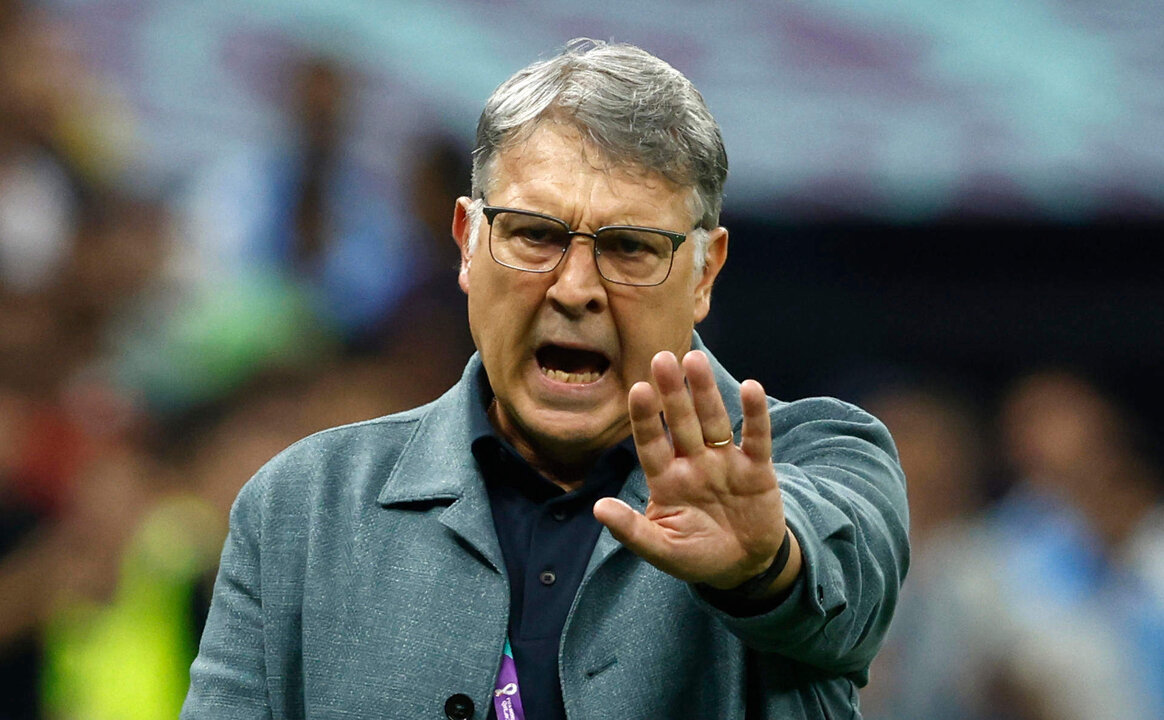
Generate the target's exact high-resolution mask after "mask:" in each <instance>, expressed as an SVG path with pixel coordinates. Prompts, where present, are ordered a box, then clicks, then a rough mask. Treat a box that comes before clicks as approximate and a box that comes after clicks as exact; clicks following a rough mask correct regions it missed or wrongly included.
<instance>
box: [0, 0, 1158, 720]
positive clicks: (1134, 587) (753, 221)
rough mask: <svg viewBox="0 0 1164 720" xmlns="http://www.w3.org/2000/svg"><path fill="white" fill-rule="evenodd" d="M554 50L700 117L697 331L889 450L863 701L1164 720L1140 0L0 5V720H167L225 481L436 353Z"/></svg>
mask: <svg viewBox="0 0 1164 720" xmlns="http://www.w3.org/2000/svg"><path fill="white" fill-rule="evenodd" d="M576 36H589V37H595V38H600V39H607V40H616V41H626V42H632V43H635V44H639V45H641V46H643V47H644V48H646V49H647V50H649V51H651V52H654V53H655V54H657V55H659V56H661V57H662V58H664V59H666V60H667V61H669V62H671V63H672V64H673V65H675V66H676V67H677V68H678V69H680V70H681V71H682V72H684V73H685V74H686V75H687V76H688V77H690V78H691V79H692V81H693V82H694V83H695V84H696V86H697V87H699V88H700V89H701V90H702V92H703V93H704V95H705V98H706V100H707V102H708V104H709V106H710V107H711V110H712V112H713V113H714V114H715V115H716V117H717V118H718V119H719V121H720V123H721V125H722V128H723V132H724V136H725V140H726V143H727V146H728V154H729V157H730V159H731V174H730V177H729V180H728V186H727V197H726V201H725V210H724V224H725V225H727V226H728V227H729V228H730V229H731V231H732V245H731V257H730V259H729V262H728V265H727V268H726V269H725V271H724V275H723V276H722V279H721V281H720V283H719V284H718V285H717V289H716V302H715V303H714V306H713V311H712V315H711V317H709V318H708V320H707V321H706V322H705V323H703V324H702V325H701V326H700V332H701V333H702V334H703V336H704V339H705V340H706V341H707V342H708V344H709V345H710V346H711V347H712V348H713V349H714V350H715V351H716V353H717V355H718V356H719V358H720V359H721V360H723V361H724V363H725V364H726V365H727V366H728V367H729V368H731V369H732V370H733V371H734V372H735V373H736V374H737V375H738V376H741V377H744V376H749V377H755V378H757V379H759V380H760V381H761V382H763V383H764V385H765V387H766V388H767V389H768V391H769V393H770V394H772V395H775V396H777V397H780V398H782V399H795V398H798V397H803V396H808V395H816V394H828V395H835V396H839V397H842V398H845V399H848V400H852V401H855V402H858V403H859V404H862V405H864V406H866V407H867V408H868V409H870V410H871V411H873V412H874V413H875V414H877V415H878V416H879V417H881V418H882V419H884V420H885V421H886V423H887V424H888V425H889V427H890V429H891V430H892V431H893V433H894V436H895V438H896V439H897V442H898V444H899V448H900V451H901V455H902V460H903V464H904V465H905V467H906V471H907V475H908V477H909V481H910V488H909V491H910V500H911V508H912V513H913V518H912V521H913V527H912V534H913V543H914V563H913V567H912V569H911V574H910V577H909V579H908V581H907V584H906V588H905V591H904V593H903V596H902V599H901V605H900V608H899V612H898V615H897V619H896V620H895V625H894V628H893V631H892V634H891V637H890V639H889V641H888V643H887V646H886V649H885V651H884V652H883V653H882V655H881V656H880V657H879V658H878V661H877V663H876V664H875V666H874V668H873V672H872V679H871V682H870V685H869V687H867V688H866V689H865V690H864V691H863V692H862V705H863V711H864V713H865V715H866V716H867V717H869V718H875V719H879V718H884V719H886V720H888V719H890V718H894V719H901V720H911V719H918V720H923V719H924V720H931V719H934V718H943V719H953V720H959V719H965V720H980V719H981V720H986V719H1000V718H1006V719H1014V720H1060V719H1071V718H1119V719H1123V718H1137V719H1138V718H1164V511H1162V509H1161V508H1162V505H1161V496H1162V494H1164V481H1162V480H1161V474H1160V467H1161V465H1160V463H1161V451H1160V445H1161V443H1160V439H1161V437H1162V433H1164V421H1162V419H1161V416H1160V413H1159V412H1157V411H1156V410H1157V408H1159V407H1160V405H1161V403H1162V401H1164V380H1162V379H1161V373H1160V368H1161V366H1162V363H1164V319H1162V317H1164V279H1162V277H1164V273H1162V272H1161V270H1162V269H1164V267H1162V264H1161V263H1160V261H1159V260H1152V258H1153V257H1156V255H1155V252H1154V251H1155V250H1156V249H1157V246H1158V245H1159V244H1160V241H1161V230H1162V229H1164V82H1162V81H1161V79H1162V78H1164V43H1161V42H1160V38H1161V37H1164V6H1161V5H1159V4H1158V3H1152V2H1148V0H1138V1H1137V0H1128V1H1124V0H1113V1H1112V2H1107V3H1086V2H1079V1H1078V0H1027V1H1026V2H1021V3H1014V2H1004V1H1003V0H984V1H983V2H975V3H962V4H960V5H957V4H950V3H933V2H918V1H915V0H908V1H906V2H896V3H879V2H874V3H870V2H859V3H858V2H850V1H848V0H826V1H824V2H820V3H815V4H812V5H811V6H810V5H807V4H801V3H764V2H759V1H748V2H736V3H731V4H723V5H721V6H719V7H712V6H709V5H707V4H706V3H695V2H686V1H682V0H673V1H671V2H661V1H651V0H648V1H644V2H639V3H615V2H594V3H587V4H586V7H585V8H583V7H581V6H580V5H578V4H577V3H571V2H566V1H564V0H555V1H553V2H536V3H535V2H528V1H522V0H504V1H503V0H494V1H493V2H482V1H481V0H439V1H438V0H430V1H428V2H423V1H420V2H408V3H405V2H387V1H385V0H280V1H279V2H265V1H263V0H248V1H246V2H237V1H235V2H225V1H224V0H204V1H203V2H198V3H191V2H188V1H187V0H0V720H6V719H8V718H69V719H72V718H85V719H86V720H100V719H104V718H109V719H114V718H117V719H124V718H143V719H147V718H148V719H150V720H153V719H154V718H161V717H173V716H175V714H176V713H177V709H178V707H179V705H180V703H181V700H182V697H183V695H184V692H185V684H186V682H187V669H188V666H189V663H190V661H191V660H192V658H193V655H194V652H195V649H196V642H197V638H198V635H199V633H200V628H201V623H202V618H203V617H204V613H205V612H206V608H207V603H208V601H209V590H210V586H211V584H212V582H213V577H214V572H215V568H216V564H217V556H218V552H219V549H220V547H221V543H222V540H223V536H224V533H225V523H226V513H227V510H228V508H229V505H230V502H231V500H232V499H233V497H234V495H235V493H236V492H237V491H238V489H239V487H241V485H242V483H244V482H245V481H246V479H247V478H248V477H249V476H250V475H251V474H252V473H253V472H254V471H255V470H256V469H257V468H258V467H259V466H260V465H261V464H262V463H263V462H264V461H265V460H266V459H268V458H269V457H271V456H272V455H274V454H275V453H276V452H278V451H279V450H280V449H282V448H283V447H285V446H286V445H287V444H289V443H291V442H293V441H294V440H296V439H298V438H299V437H302V436H303V435H305V434H307V433H310V432H313V431H315V430H317V429H321V428H323V427H327V426H330V425H335V424H339V423H343V422H348V421H353V420H360V419H365V418H370V417H375V416H378V415H382V414H386V413H388V412H393V411H396V410H401V409H404V408H408V407H412V406H415V405H417V404H419V403H422V402H425V401H427V400H429V399H431V398H434V397H436V396H437V395H439V394H440V393H441V392H443V391H444V390H445V389H446V388H447V387H449V386H450V385H451V384H452V383H453V382H455V381H456V379H457V377H458V376H459V373H460V369H461V367H462V366H463V364H464V361H465V360H466V358H467V357H468V356H469V354H470V353H471V352H472V344H471V341H470V339H469V337H468V332H467V327H466V321H465V311H464V299H463V296H462V295H461V294H460V291H459V289H458V288H457V286H456V282H455V270H456V265H457V254H456V250H455V246H454V245H453V243H452V241H451V239H450V237H449V224H450V219H451V210H452V206H453V201H454V199H455V198H456V197H457V196H458V195H460V194H464V193H466V192H467V190H468V160H469V152H470V151H471V149H472V142H473V128H474V126H475V123H476V117H477V114H478V113H479V111H480V108H481V106H482V104H483V102H484V100H485V98H486V97H487V96H488V94H489V93H490V92H491V91H492V90H493V88H494V87H496V86H497V85H498V84H499V83H500V82H501V81H502V80H504V79H505V78H506V77H508V75H509V74H511V73H512V72H513V71H515V70H516V69H518V68H519V67H521V66H523V65H525V64H527V63H529V62H531V61H533V60H535V59H537V58H538V57H543V56H546V55H549V54H552V53H553V52H554V51H555V49H557V48H558V47H560V46H561V45H562V44H563V43H564V42H565V41H566V40H568V39H570V38H572V37H576Z"/></svg>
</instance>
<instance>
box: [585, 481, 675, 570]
mask: <svg viewBox="0 0 1164 720" xmlns="http://www.w3.org/2000/svg"><path fill="white" fill-rule="evenodd" d="M594 517H595V518H597V519H598V522H600V523H602V524H603V525H605V526H606V527H607V528H608V529H609V530H610V534H611V535H613V536H614V539H615V540H618V541H619V542H620V543H622V544H623V545H625V546H626V547H627V549H629V550H630V551H631V552H633V553H634V554H635V555H638V556H639V557H641V558H642V559H644V560H646V561H647V562H649V563H651V564H652V565H655V566H656V567H658V566H659V565H660V564H661V563H662V562H664V558H665V557H666V553H667V543H666V540H665V539H664V538H663V531H662V529H661V528H659V527H658V526H657V525H655V524H654V523H653V522H651V521H650V520H648V519H647V518H646V516H645V515H643V514H642V513H640V512H636V511H635V510H634V509H633V508H632V507H631V506H630V505H627V504H626V503H624V502H623V501H622V500H619V499H617V498H612V497H606V498H602V499H601V500H599V501H598V502H596V503H594Z"/></svg>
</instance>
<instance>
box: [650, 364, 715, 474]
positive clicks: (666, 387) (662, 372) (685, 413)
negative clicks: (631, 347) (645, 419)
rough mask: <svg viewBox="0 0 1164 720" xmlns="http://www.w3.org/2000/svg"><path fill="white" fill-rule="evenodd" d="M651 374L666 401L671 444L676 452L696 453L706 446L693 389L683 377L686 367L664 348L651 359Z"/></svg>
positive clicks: (664, 402)
mask: <svg viewBox="0 0 1164 720" xmlns="http://www.w3.org/2000/svg"><path fill="white" fill-rule="evenodd" d="M651 375H652V377H654V379H655V387H656V388H657V389H658V391H659V396H660V397H661V398H662V400H663V417H664V418H666V420H667V430H668V431H669V432H670V433H671V444H672V445H673V446H674V447H675V454H676V455H693V454H695V453H696V452H697V451H699V450H700V449H702V448H703V428H702V427H700V425H699V416H698V415H696V414H695V405H694V404H693V403H692V402H691V392H690V391H689V390H688V389H687V383H686V382H685V381H684V378H683V368H682V367H680V366H679V361H678V360H676V359H675V356H674V355H673V354H671V353H670V352H667V351H664V352H661V353H658V354H657V355H655V357H654V358H652V359H651Z"/></svg>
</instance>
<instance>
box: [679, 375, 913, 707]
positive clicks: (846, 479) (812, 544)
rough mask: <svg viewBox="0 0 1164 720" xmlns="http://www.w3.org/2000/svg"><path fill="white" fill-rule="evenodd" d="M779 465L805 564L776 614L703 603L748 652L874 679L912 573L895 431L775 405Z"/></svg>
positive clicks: (814, 405) (829, 410)
mask: <svg viewBox="0 0 1164 720" xmlns="http://www.w3.org/2000/svg"><path fill="white" fill-rule="evenodd" d="M771 402H772V404H773V409H772V412H771V418H772V437H773V442H772V457H773V462H774V464H775V467H776V475H777V477H778V478H779V481H780V489H781V492H782V494H783V498H784V513H785V519H786V521H787V523H788V526H789V528H790V529H791V530H792V532H793V533H794V534H795V535H796V538H797V539H798V540H799V541H800V547H801V551H802V553H803V555H804V565H803V569H802V571H801V575H800V577H799V578H798V579H797V581H796V582H795V583H794V585H793V587H792V591H791V593H790V594H789V595H788V596H787V597H786V598H785V599H784V600H783V601H781V602H780V603H779V604H778V605H777V606H776V607H775V608H773V609H770V610H769V611H768V612H764V613H762V614H759V615H753V616H746V617H739V616H736V615H733V614H732V613H730V612H728V611H727V610H725V609H724V608H722V607H719V606H717V605H714V604H712V603H711V602H709V601H708V599H707V598H706V597H704V596H703V595H701V594H700V593H699V592H698V591H697V590H693V592H694V594H695V596H696V601H697V602H699V603H700V604H701V605H702V606H703V607H704V608H705V610H707V611H708V612H710V613H712V614H714V615H716V616H717V617H718V618H719V619H720V620H721V621H722V622H723V623H724V624H725V625H726V626H727V627H728V628H729V629H730V630H731V631H732V632H733V633H734V634H735V635H737V636H738V637H740V638H741V639H742V640H743V641H744V642H745V643H746V644H747V645H748V646H749V647H752V648H753V649H756V650H759V651H762V652H770V653H777V654H779V655H782V656H785V657H787V658H789V659H791V660H794V661H797V662H800V663H804V664H806V665H809V666H812V667H814V668H816V669H818V670H821V671H824V672H826V673H829V674H836V675H846V676H849V677H850V678H851V679H853V680H854V681H855V682H857V683H858V684H860V685H864V684H865V683H866V682H867V681H868V668H869V663H870V662H871V661H872V660H873V656H874V655H875V654H876V652H877V650H878V648H879V647H880V645H881V642H882V640H883V638H884V636H885V632H886V630H887V629H888V627H889V621H890V619H891V618H892V616H893V609H894V607H895V606H896V604H897V596H898V592H899V590H900V588H901V583H902V581H903V580H904V578H905V573H906V570H907V568H908V565H909V514H908V507H907V504H906V495H905V476H904V473H903V472H902V470H901V465H900V462H899V460H898V456H897V450H896V447H895V446H894V444H893V440H892V439H891V438H890V436H889V431H888V430H886V428H885V426H884V425H882V424H881V422H880V421H878V420H877V419H876V418H874V417H873V416H871V415H869V414H868V413H866V412H864V411H863V410H861V409H859V408H857V407H855V406H852V405H849V404H847V403H843V402H841V401H839V400H833V399H831V398H812V399H808V400H801V401H797V402H794V403H778V402H777V401H771Z"/></svg>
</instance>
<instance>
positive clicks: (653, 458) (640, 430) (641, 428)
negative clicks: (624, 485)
mask: <svg viewBox="0 0 1164 720" xmlns="http://www.w3.org/2000/svg"><path fill="white" fill-rule="evenodd" d="M627 406H628V408H629V410H630V421H631V433H632V434H633V435H634V438H635V451H636V452H637V453H638V456H639V464H640V465H642V466H643V472H644V473H646V475H647V477H655V476H657V475H659V474H660V473H662V472H663V470H664V469H666V467H667V463H669V462H670V461H671V460H672V459H673V458H674V457H675V451H674V450H672V449H671V441H670V440H669V439H668V438H667V430H666V429H665V428H664V427H663V418H662V417H660V413H661V412H663V403H662V401H661V400H660V399H659V393H657V392H655V388H653V387H651V384H650V383H645V382H637V383H635V384H634V385H633V386H631V389H630V392H629V393H628V394H627Z"/></svg>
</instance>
